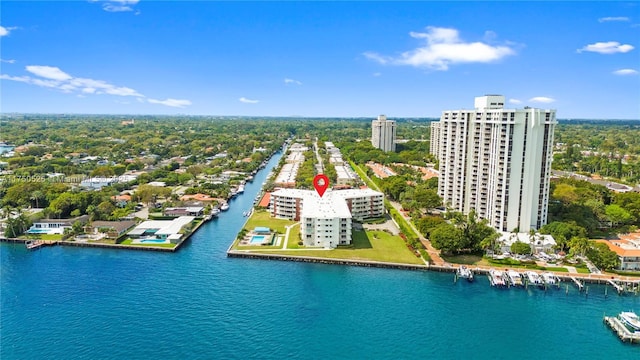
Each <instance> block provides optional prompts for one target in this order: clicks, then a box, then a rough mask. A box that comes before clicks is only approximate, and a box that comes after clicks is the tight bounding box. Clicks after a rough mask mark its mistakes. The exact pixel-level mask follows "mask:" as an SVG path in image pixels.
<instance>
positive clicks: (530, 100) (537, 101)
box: [529, 96, 556, 104]
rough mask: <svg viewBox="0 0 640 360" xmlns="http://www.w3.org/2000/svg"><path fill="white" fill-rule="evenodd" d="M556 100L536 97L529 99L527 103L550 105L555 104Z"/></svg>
mask: <svg viewBox="0 0 640 360" xmlns="http://www.w3.org/2000/svg"><path fill="white" fill-rule="evenodd" d="M555 101H556V99H553V98H550V97H546V96H536V97H532V98H531V99H529V102H532V103H542V104H550V103H552V102H555Z"/></svg>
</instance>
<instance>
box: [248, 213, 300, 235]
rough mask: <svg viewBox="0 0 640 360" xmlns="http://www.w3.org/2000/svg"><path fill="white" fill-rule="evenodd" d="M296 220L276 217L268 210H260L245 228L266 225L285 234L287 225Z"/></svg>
mask: <svg viewBox="0 0 640 360" xmlns="http://www.w3.org/2000/svg"><path fill="white" fill-rule="evenodd" d="M295 223H296V222H295V221H293V220H285V219H276V218H273V217H271V214H269V213H268V212H267V211H264V210H260V211H255V212H254V213H253V215H251V217H249V220H248V221H247V223H246V224H245V226H244V228H245V229H247V230H249V231H251V230H253V229H254V228H255V227H256V226H264V227H268V228H270V229H271V230H275V231H277V232H279V233H280V234H284V233H285V231H286V229H285V226H287V225H292V224H295Z"/></svg>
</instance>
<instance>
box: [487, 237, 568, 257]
mask: <svg viewBox="0 0 640 360" xmlns="http://www.w3.org/2000/svg"><path fill="white" fill-rule="evenodd" d="M515 242H522V243H525V244H528V245H529V246H530V247H531V252H532V253H533V254H538V253H541V252H543V253H553V252H554V247H555V246H556V240H555V239H554V238H553V236H551V235H543V234H538V233H536V234H535V235H533V236H531V234H529V233H512V232H500V238H498V243H499V244H500V250H501V251H502V252H510V251H511V245H513V244H514V243H515Z"/></svg>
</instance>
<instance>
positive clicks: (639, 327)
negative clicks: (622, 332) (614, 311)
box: [618, 311, 640, 333]
mask: <svg viewBox="0 0 640 360" xmlns="http://www.w3.org/2000/svg"><path fill="white" fill-rule="evenodd" d="M618 318H619V319H620V321H622V323H623V324H625V325H626V326H627V327H628V328H629V330H631V331H633V332H636V333H640V318H638V315H636V313H635V312H633V311H623V312H621V313H620V315H618Z"/></svg>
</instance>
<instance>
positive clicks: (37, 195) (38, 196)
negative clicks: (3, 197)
mask: <svg viewBox="0 0 640 360" xmlns="http://www.w3.org/2000/svg"><path fill="white" fill-rule="evenodd" d="M44 198H45V196H44V193H43V192H42V191H40V190H36V191H34V192H32V193H31V196H30V197H29V199H30V200H33V201H35V202H36V208H40V206H39V203H38V201H39V200H42V199H44Z"/></svg>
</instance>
